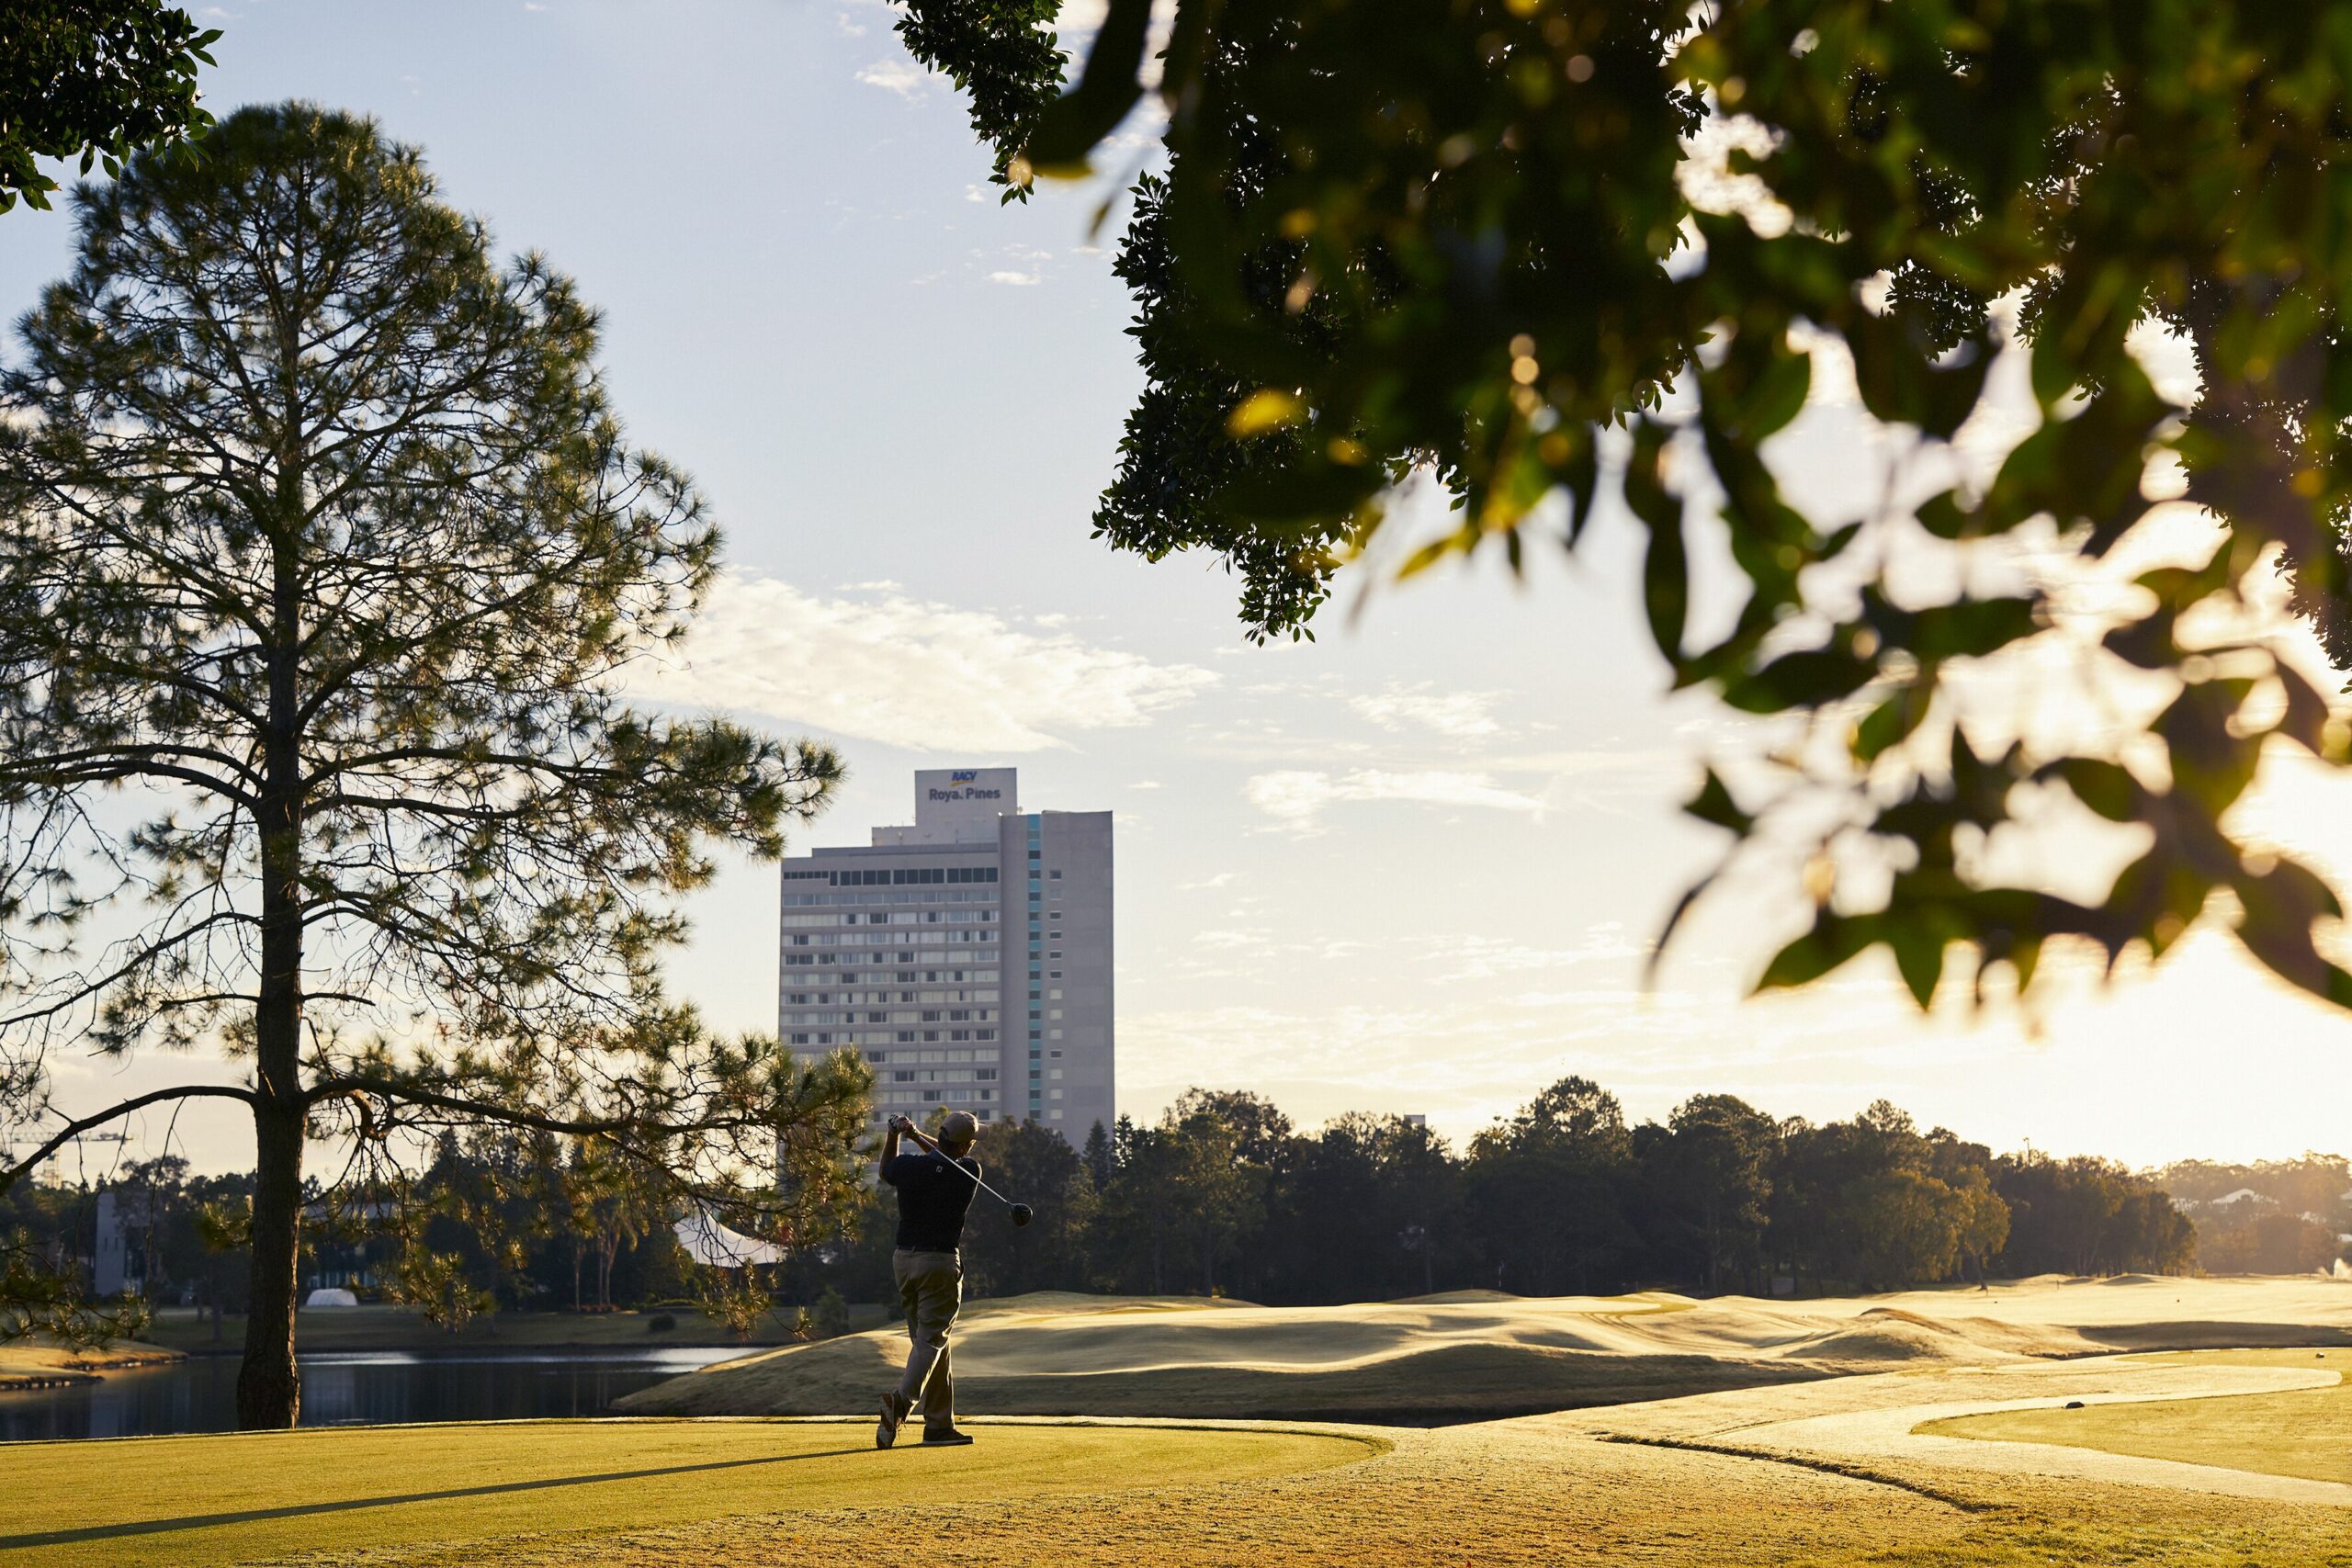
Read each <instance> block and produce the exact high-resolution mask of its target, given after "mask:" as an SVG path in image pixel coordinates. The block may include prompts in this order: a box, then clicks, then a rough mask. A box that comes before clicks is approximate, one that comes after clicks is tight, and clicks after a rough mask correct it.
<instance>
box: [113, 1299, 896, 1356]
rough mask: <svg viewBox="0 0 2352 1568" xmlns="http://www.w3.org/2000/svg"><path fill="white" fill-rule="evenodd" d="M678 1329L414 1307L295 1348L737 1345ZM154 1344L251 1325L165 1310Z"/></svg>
mask: <svg viewBox="0 0 2352 1568" xmlns="http://www.w3.org/2000/svg"><path fill="white" fill-rule="evenodd" d="M667 1311H668V1314H669V1315H670V1316H671V1317H673V1318H675V1319H676V1320H677V1326H676V1327H675V1328H672V1329H668V1330H665V1331H662V1332H660V1333H656V1332H655V1331H654V1330H653V1329H652V1328H651V1327H650V1324H651V1322H652V1320H653V1318H654V1317H655V1316H656V1315H658V1314H656V1313H653V1312H605V1313H570V1312H506V1313H498V1314H492V1315H491V1316H488V1317H479V1318H476V1319H474V1320H473V1321H472V1322H471V1323H469V1324H468V1325H466V1326H465V1328H464V1329H463V1330H462V1331H460V1332H458V1333H457V1334H451V1333H449V1332H448V1331H447V1329H442V1328H436V1327H435V1326H434V1325H432V1324H429V1323H427V1322H425V1321H424V1314H421V1313H419V1312H418V1311H417V1310H416V1309H415V1308H413V1307H399V1306H356V1307H313V1308H311V1310H309V1311H307V1312H304V1313H302V1314H300V1315H299V1316H298V1317H297V1318H296V1320H295V1329H294V1333H295V1342H296V1343H297V1344H298V1345H299V1346H300V1348H303V1349H305V1350H435V1349H443V1348H448V1347H451V1346H458V1345H462V1346H465V1347H466V1348H469V1349H472V1348H481V1349H496V1348H501V1347H505V1348H513V1349H517V1350H522V1349H531V1348H542V1347H548V1346H566V1347H574V1346H577V1347H594V1348H619V1347H624V1346H625V1347H628V1348H649V1347H658V1346H662V1345H730V1344H733V1343H735V1337H734V1336H733V1335H732V1334H729V1332H728V1331H727V1330H726V1329H724V1328H722V1327H720V1326H719V1325H718V1324H716V1323H713V1322H711V1321H710V1320H709V1319H708V1318H707V1317H705V1316H703V1315H702V1314H700V1313H697V1312H693V1311H689V1310H687V1309H685V1308H683V1307H679V1308H671V1309H667ZM851 1321H852V1324H853V1326H854V1327H857V1328H861V1329H865V1328H873V1327H876V1326H877V1325H880V1324H881V1323H882V1322H883V1314H882V1309H881V1308H879V1307H876V1306H865V1307H856V1308H853V1309H851ZM791 1329H792V1319H791V1315H790V1314H788V1313H787V1314H782V1315H777V1316H771V1317H769V1318H768V1319H767V1320H766V1321H765V1322H763V1323H762V1324H761V1325H759V1326H758V1327H757V1328H755V1329H754V1330H753V1331H752V1337H751V1338H750V1339H749V1340H747V1341H745V1343H746V1344H748V1345H752V1346H761V1345H781V1344H785V1343H786V1342H787V1341H788V1340H789V1339H790V1338H791ZM145 1338H146V1341H147V1342H148V1343H150V1344H154V1345H161V1346H164V1348H168V1349H173V1350H190V1351H195V1352H197V1353H198V1354H201V1353H203V1352H205V1351H208V1350H222V1351H229V1352H234V1351H235V1350H236V1349H237V1348H238V1347H239V1346H241V1345H243V1343H244V1338H245V1320H244V1319H243V1317H240V1316H236V1315H234V1314H231V1315H228V1316H225V1317H223V1318H222V1319H221V1322H220V1339H219V1340H218V1341H216V1340H214V1338H213V1337H212V1317H211V1314H209V1313H205V1312H200V1311H197V1310H194V1309H187V1308H166V1309H165V1310H164V1311H162V1312H159V1313H157V1314H155V1322H154V1325H153V1327H151V1328H150V1329H149V1330H148V1332H147V1334H146V1336H145Z"/></svg>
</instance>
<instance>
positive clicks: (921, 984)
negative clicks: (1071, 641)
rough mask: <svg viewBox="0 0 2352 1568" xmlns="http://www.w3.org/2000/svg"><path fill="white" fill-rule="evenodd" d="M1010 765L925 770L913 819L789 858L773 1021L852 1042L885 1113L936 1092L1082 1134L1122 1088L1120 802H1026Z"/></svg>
mask: <svg viewBox="0 0 2352 1568" xmlns="http://www.w3.org/2000/svg"><path fill="white" fill-rule="evenodd" d="M1019 784H1020V780H1019V774H1018V772H1017V770H1014V769H1012V768H940V769H933V770H925V771H923V772H920V773H916V774H915V819H914V821H913V823H912V824H910V825H909V826H905V827H890V828H876V829H874V834H873V839H874V841H873V842H872V843H871V844H869V845H866V846H865V847H863V848H856V849H820V850H816V851H813V852H810V853H809V854H807V855H798V856H794V857H792V858H790V859H788V860H786V862H785V863H784V880H783V884H782V886H783V895H782V917H783V928H782V949H783V952H782V955H781V956H782V966H781V970H780V973H781V977H782V978H781V985H780V987H779V998H778V1004H777V1008H776V1031H777V1033H778V1034H779V1035H780V1036H781V1037H782V1038H783V1040H784V1042H785V1043H786V1045H787V1046H789V1047H790V1048H791V1050H792V1051H793V1053H794V1054H795V1055H802V1056H812V1055H823V1054H825V1053H826V1052H829V1051H836V1050H842V1049H850V1050H854V1051H856V1052H857V1053H858V1054H859V1055H862V1056H864V1057H865V1060H866V1062H867V1064H868V1065H869V1066H872V1068H873V1069H874V1077H875V1114H876V1117H877V1119H878V1118H880V1117H883V1116H887V1115H890V1114H893V1113H903V1114H906V1115H909V1116H912V1117H915V1118H917V1119H918V1120H920V1119H921V1118H922V1115H923V1114H924V1113H925V1112H927V1111H931V1110H933V1109H934V1108H935V1107H938V1106H943V1105H944V1106H947V1107H949V1108H950V1109H953V1110H958V1111H970V1112H972V1113H973V1114H974V1115H975V1116H978V1118H979V1119H980V1120H982V1121H984V1122H1000V1121H1011V1122H1019V1121H1035V1122H1039V1123H1040V1124H1042V1125H1044V1126H1047V1127H1051V1128H1052V1129H1053V1130H1054V1131H1056V1132H1057V1133H1060V1134H1062V1135H1063V1136H1064V1137H1065V1138H1067V1139H1069V1141H1070V1142H1071V1143H1072V1144H1080V1143H1083V1142H1084V1141H1085V1138H1086V1134H1087V1133H1088V1131H1089V1130H1090V1129H1091V1127H1092V1126H1093V1124H1094V1123H1095V1122H1102V1123H1103V1125H1104V1126H1105V1127H1108V1126H1109V1125H1111V1122H1112V1121H1113V1118H1114V1111H1113V1105H1114V1095H1115V1090H1116V1076H1115V1071H1114V1061H1115V1048H1116V1040H1115V1034H1116V1031H1115V1026H1114V1014H1113V989H1112V978H1111V965H1112V955H1113V931H1112V870H1111V814H1110V813H1109V812H1107V811H1040V812H1029V813H1023V811H1022V810H1021V807H1020V788H1019Z"/></svg>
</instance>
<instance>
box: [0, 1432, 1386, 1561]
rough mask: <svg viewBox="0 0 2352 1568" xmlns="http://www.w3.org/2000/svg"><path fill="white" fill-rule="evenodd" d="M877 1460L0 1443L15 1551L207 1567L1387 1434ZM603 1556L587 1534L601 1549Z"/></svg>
mask: <svg viewBox="0 0 2352 1568" xmlns="http://www.w3.org/2000/svg"><path fill="white" fill-rule="evenodd" d="M974 1433H975V1435H976V1436H977V1437H978V1439H979V1440H978V1442H977V1443H976V1444H975V1445H974V1446H973V1447H971V1448H967V1449H944V1450H922V1449H921V1448H920V1447H913V1448H902V1449H899V1450H894V1451H892V1452H890V1453H877V1452H876V1451H875V1450H874V1447H873V1427H872V1425H871V1424H870V1423H865V1422H859V1423H854V1424H853V1423H849V1422H802V1421H625V1422H615V1421H570V1422H513V1423H504V1424H499V1425H492V1426H437V1427H360V1428H343V1429H339V1430H338V1429H326V1430H311V1431H298V1432H269V1433H248V1434H243V1435H239V1436H234V1437H204V1438H133V1439H129V1440H125V1441H118V1442H103V1443H93V1442H72V1443H32V1444H25V1445H22V1446H12V1447H10V1448H8V1449H7V1450H5V1453H0V1564H13V1563H17V1562H23V1563H28V1564H29V1563H35V1562H38V1563H40V1564H43V1565H44V1568H47V1565H49V1564H59V1565H64V1564H91V1565H97V1564H104V1565H106V1568H134V1565H136V1564H142V1563H154V1564H170V1565H171V1568H206V1565H208V1564H216V1563H230V1562H247V1561H250V1560H253V1559H255V1558H266V1557H276V1556H280V1555H284V1554H288V1553H292V1552H311V1551H316V1552H352V1551H361V1550H362V1549H368V1550H376V1549H391V1548H398V1547H401V1546H409V1545H415V1544H419V1543H424V1542H444V1543H447V1542H452V1541H457V1542H465V1543H475V1546H474V1547H469V1551H468V1552H467V1555H469V1556H470V1555H472V1552H473V1551H474V1550H477V1549H479V1550H481V1551H485V1552H492V1551H495V1550H496V1547H497V1544H498V1543H499V1542H500V1541H502V1540H510V1541H511V1540H514V1539H515V1538H516V1537H521V1536H526V1535H530V1534H534V1533H540V1532H548V1531H562V1532H580V1531H589V1532H598V1531H616V1530H624V1529H626V1530H645V1529H662V1528H675V1527H686V1526H695V1525H702V1524H707V1523H708V1522H710V1521H714V1520H721V1519H725V1518H728V1517H734V1516H742V1515H753V1514H791V1513H796V1512H800V1511H804V1510H809V1509H839V1508H858V1507H882V1506H891V1505H906V1504H911V1503H922V1504H928V1505H944V1504H955V1503H958V1502H966V1501H972V1500H979V1499H985V1500H989V1501H991V1502H1001V1501H1002V1500H1004V1499H1006V1498H1009V1497H1021V1496H1035V1495H1053V1494H1057V1493H1069V1492H1103V1491H1111V1490H1115V1489H1117V1488H1121V1487H1127V1486H1170V1485H1182V1484H1187V1483H1199V1482H1212V1481H1230V1480H1238V1479H1242V1478H1246V1477H1250V1476H1260V1475H1267V1474H1275V1473H1292V1472H1301V1471H1313V1470H1317V1469H1322V1468H1325V1467H1328V1466H1330V1465H1335V1464H1344V1463H1347V1462H1349V1461H1354V1460H1360V1459H1363V1458H1366V1457H1368V1456H1370V1455H1371V1454H1373V1453H1374V1452H1376V1451H1377V1450H1376V1448H1375V1446H1374V1444H1372V1443H1369V1442H1366V1441H1363V1440H1359V1439H1355V1438H1339V1437H1321V1436H1316V1435H1312V1434H1306V1433H1293V1432H1280V1431H1253V1432H1218V1431H1186V1430H1180V1429H1173V1428H1158V1427H1154V1428H1116V1427H1053V1426H990V1425H978V1426H976V1427H974ZM591 1550H592V1551H593V1548H592V1549H591Z"/></svg>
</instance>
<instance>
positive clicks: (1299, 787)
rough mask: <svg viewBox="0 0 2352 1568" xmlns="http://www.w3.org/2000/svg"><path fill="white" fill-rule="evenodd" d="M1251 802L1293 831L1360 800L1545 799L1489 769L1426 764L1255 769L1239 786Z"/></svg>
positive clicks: (1534, 805) (1317, 824) (1492, 803)
mask: <svg viewBox="0 0 2352 1568" xmlns="http://www.w3.org/2000/svg"><path fill="white" fill-rule="evenodd" d="M1242 793H1243V794H1244V795H1247V796H1248V797H1249V799H1250V804H1251V805H1252V806H1255V807H1257V808H1258V809H1259V810H1261V811H1262V812H1264V813H1265V814H1266V815H1267V816H1269V817H1272V818H1274V821H1275V825H1276V826H1278V827H1280V828H1283V829H1287V830H1288V831H1291V832H1294V833H1300V834H1306V833H1319V832H1321V831H1322V830H1323V823H1322V816H1323V813H1324V812H1325V811H1327V810H1329V808H1330V807H1333V806H1338V805H1352V804H1356V803H1360V802H1364V801H1404V802H1408V803H1410V804H1412V805H1417V806H1442V807H1479V808H1481V809H1484V810H1490V811H1524V812H1528V813H1530V814H1534V813H1540V812H1541V811H1542V810H1543V809H1544V803H1543V802H1542V801H1540V800H1538V799H1536V798H1535V797H1534V796H1533V795H1523V794H1521V793H1520V792H1519V791H1518V790H1514V789H1506V788H1504V787H1503V786H1502V785H1500V784H1497V783H1496V782H1495V780H1494V776H1493V775H1492V774H1490V773H1455V772H1448V771H1444V770H1430V771H1423V772H1419V773H1390V772H1387V771H1385V770H1383V769H1379V768H1359V769H1357V770H1355V771H1354V772H1353V773H1317V772H1311V771H1307V770H1303V769H1287V770H1284V771H1282V772H1279V773H1260V774H1257V775H1256V776H1255V777H1253V778H1251V779H1250V782H1249V783H1248V784H1245V785H1243V786H1242Z"/></svg>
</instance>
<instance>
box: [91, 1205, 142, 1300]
mask: <svg viewBox="0 0 2352 1568" xmlns="http://www.w3.org/2000/svg"><path fill="white" fill-rule="evenodd" d="M149 1228H150V1227H149V1225H148V1220H147V1206H146V1203H145V1201H143V1200H142V1199H140V1198H135V1197H132V1196H130V1195H129V1194H127V1193H119V1192H114V1191H111V1190H109V1191H105V1192H101V1193H99V1194H98V1214H97V1232H98V1234H97V1247H96V1251H95V1252H94V1253H93V1255H92V1257H91V1259H90V1284H91V1288H92V1289H93V1290H94V1291H95V1292H96V1293H97V1294H98V1296H99V1297H100V1298H102V1299H103V1298H105V1297H108V1296H120V1295H134V1296H135V1295H138V1294H140V1293H141V1292H143V1291H145V1290H146V1288H147V1232H148V1229H149Z"/></svg>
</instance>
